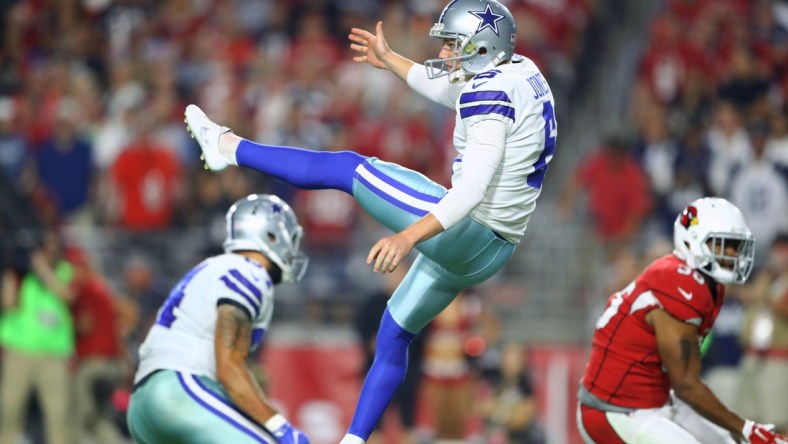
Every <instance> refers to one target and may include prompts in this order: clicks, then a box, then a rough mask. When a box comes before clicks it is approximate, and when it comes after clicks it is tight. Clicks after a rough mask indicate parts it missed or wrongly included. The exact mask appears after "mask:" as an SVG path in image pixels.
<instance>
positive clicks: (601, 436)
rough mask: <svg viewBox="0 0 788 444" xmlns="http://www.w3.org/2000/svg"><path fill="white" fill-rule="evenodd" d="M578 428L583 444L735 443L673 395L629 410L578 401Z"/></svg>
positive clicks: (727, 434) (724, 431)
mask: <svg viewBox="0 0 788 444" xmlns="http://www.w3.org/2000/svg"><path fill="white" fill-rule="evenodd" d="M577 427H578V429H579V430H580V435H582V437H583V440H584V441H585V442H586V444H665V443H670V444H736V441H734V440H733V438H732V437H731V435H730V433H728V432H727V431H726V430H724V429H722V428H720V427H718V426H716V425H715V424H712V423H711V422H709V421H708V420H706V419H705V418H703V417H702V416H700V415H699V414H698V413H697V412H695V410H693V409H692V408H691V407H690V406H689V405H687V404H686V403H684V402H683V401H681V400H679V399H678V398H676V397H675V396H671V402H670V403H669V404H668V405H666V406H664V407H661V408H656V409H640V410H635V411H634V412H631V413H613V412H604V411H602V410H597V409H594V408H590V407H587V406H583V405H579V404H578V408H577Z"/></svg>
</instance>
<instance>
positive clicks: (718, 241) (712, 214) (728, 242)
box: [673, 197, 755, 284]
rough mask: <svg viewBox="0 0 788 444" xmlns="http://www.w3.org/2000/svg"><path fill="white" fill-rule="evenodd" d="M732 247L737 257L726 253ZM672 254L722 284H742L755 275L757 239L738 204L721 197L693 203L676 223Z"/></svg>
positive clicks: (680, 215) (705, 198) (674, 225)
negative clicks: (753, 271)
mask: <svg viewBox="0 0 788 444" xmlns="http://www.w3.org/2000/svg"><path fill="white" fill-rule="evenodd" d="M731 246H733V247H734V248H735V249H736V254H735V256H729V255H726V254H725V249H726V248H729V247H731ZM673 247H674V250H673V253H674V254H675V255H676V256H678V257H680V258H681V259H683V260H684V261H686V262H687V264H688V265H689V266H690V267H692V268H695V269H697V270H699V271H701V272H703V273H704V274H706V275H708V276H710V277H711V278H712V279H714V280H715V281H717V282H719V283H721V284H743V283H744V282H745V281H747V278H748V277H749V276H750V272H752V266H753V262H754V258H755V238H754V237H753V235H752V233H751V232H750V229H749V228H748V227H747V223H746V222H745V221H744V216H743V215H742V214H741V211H739V209H738V208H736V206H735V205H733V204H732V203H730V202H728V201H727V200H725V199H722V198H719V197H704V198H702V199H698V200H696V201H694V202H692V203H690V204H689V205H688V206H687V207H686V208H684V211H682V212H681V214H679V215H678V217H676V221H675V222H674V223H673Z"/></svg>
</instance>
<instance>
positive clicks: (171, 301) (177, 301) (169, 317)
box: [156, 263, 208, 328]
mask: <svg viewBox="0 0 788 444" xmlns="http://www.w3.org/2000/svg"><path fill="white" fill-rule="evenodd" d="M206 265H208V264H205V263H203V264H200V265H198V266H196V267H194V268H192V269H191V271H189V272H188V273H186V276H184V277H183V279H181V281H180V282H178V285H176V286H175V288H173V289H172V291H171V292H170V295H169V296H168V297H167V300H166V301H165V302H164V305H162V307H161V310H159V316H158V318H157V319H156V323H157V324H159V325H161V326H164V327H167V328H170V327H171V326H172V323H173V322H174V321H175V307H177V306H179V305H181V301H182V300H183V295H184V294H185V291H186V286H187V285H189V282H191V280H192V279H194V276H197V273H199V272H200V270H202V269H203V268H205V266H206Z"/></svg>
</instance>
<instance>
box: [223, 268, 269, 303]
mask: <svg viewBox="0 0 788 444" xmlns="http://www.w3.org/2000/svg"><path fill="white" fill-rule="evenodd" d="M230 275H232V277H234V278H236V279H237V280H238V282H240V283H241V284H243V286H244V287H246V288H248V289H249V291H251V292H252V294H253V295H254V297H255V298H257V300H258V301H260V303H262V302H263V293H261V292H260V289H259V288H257V286H255V285H254V284H253V283H252V282H251V281H250V280H249V279H246V276H244V275H242V274H241V272H240V271H238V270H234V269H233V270H230Z"/></svg>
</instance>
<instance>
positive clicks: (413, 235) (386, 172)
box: [186, 0, 557, 444]
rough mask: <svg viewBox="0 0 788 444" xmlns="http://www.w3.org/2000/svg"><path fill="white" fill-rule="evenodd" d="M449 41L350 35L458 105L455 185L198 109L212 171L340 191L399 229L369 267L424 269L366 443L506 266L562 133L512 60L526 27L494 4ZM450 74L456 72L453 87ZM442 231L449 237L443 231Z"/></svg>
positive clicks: (531, 73)
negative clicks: (240, 127) (421, 340)
mask: <svg viewBox="0 0 788 444" xmlns="http://www.w3.org/2000/svg"><path fill="white" fill-rule="evenodd" d="M429 35H430V36H431V37H433V38H437V39H440V40H441V41H442V42H443V46H442V48H441V51H440V54H439V57H438V58H435V59H431V60H427V61H426V62H425V63H424V65H420V64H417V63H414V62H413V61H411V60H409V59H407V58H405V57H403V56H401V55H399V54H397V53H396V52H394V51H392V50H391V49H390V48H389V46H388V43H387V42H386V39H385V37H384V35H383V25H382V22H378V23H377V27H376V33H375V34H374V35H373V34H371V33H370V32H367V31H364V30H362V29H358V28H353V29H352V30H351V34H350V36H349V38H350V40H351V41H352V42H353V43H352V44H351V45H350V47H351V49H353V50H355V51H357V52H359V53H360V54H361V55H359V56H357V57H355V58H354V61H356V62H367V63H369V64H370V65H372V66H373V67H376V68H381V69H388V70H389V71H391V72H393V73H394V74H395V75H396V76H397V77H399V78H400V79H402V80H404V81H406V82H407V83H408V85H409V86H410V87H411V88H413V89H414V90H415V91H417V92H419V93H420V94H422V95H424V96H426V97H427V98H429V99H431V100H433V101H435V102H437V103H439V104H442V105H445V106H447V107H449V108H453V109H455V110H456V124H455V132H454V142H455V143H454V145H455V148H456V149H457V156H456V158H455V159H454V161H453V162H452V171H453V176H452V188H451V189H450V190H446V189H445V188H444V187H443V186H441V185H439V184H438V183H436V182H434V181H432V180H430V179H428V178H426V177H425V176H423V175H421V174H419V173H417V172H415V171H412V170H409V169H405V168H403V167H401V166H399V165H396V164H392V163H388V162H383V161H381V160H379V159H377V158H374V157H365V156H361V155H359V154H357V153H355V152H351V151H343V152H338V153H325V152H315V151H310V150H304V149H298V148H291V147H280V146H272V145H263V144H259V143H254V142H251V141H249V140H246V139H242V138H240V137H239V136H237V135H235V134H234V133H232V132H231V130H230V129H229V128H227V127H223V126H219V125H217V124H215V123H214V122H212V121H211V120H209V119H208V117H207V116H206V115H205V114H204V113H203V112H202V111H201V110H200V109H199V108H198V107H197V106H195V105H189V106H187V108H186V122H187V125H188V127H189V129H190V130H191V132H192V134H193V136H194V137H195V138H196V139H197V141H198V142H199V144H200V147H201V148H202V150H203V157H204V160H205V162H206V166H207V167H208V168H209V169H211V170H213V171H220V170H223V169H224V168H226V167H227V166H228V165H240V166H245V167H249V168H252V169H255V170H257V171H260V172H263V173H266V174H268V175H271V176H273V177H276V178H279V179H283V180H285V181H286V182H288V183H290V184H292V185H294V186H296V187H298V188H305V189H338V190H341V191H344V192H346V193H348V194H351V195H353V197H354V198H355V199H356V200H357V201H358V203H359V204H360V205H361V207H362V208H363V209H364V210H365V211H367V213H369V214H370V215H371V216H372V217H373V218H375V219H376V220H377V221H379V222H380V223H382V224H383V225H385V226H386V227H387V228H389V229H391V230H392V231H394V232H395V233H396V234H394V235H393V236H389V237H384V238H383V239H381V240H379V241H378V242H377V243H376V244H375V245H374V246H373V247H372V249H371V250H370V252H369V255H368V256H367V263H372V262H374V267H373V269H374V271H375V272H378V271H380V272H381V273H387V272H390V271H392V270H393V269H395V268H396V267H397V265H398V263H399V262H400V260H402V259H403V258H404V257H405V256H407V254H408V253H409V252H410V251H411V249H413V248H414V246H416V249H417V250H418V251H419V252H420V253H422V254H421V255H419V257H418V258H417V259H416V261H415V262H414V264H413V266H412V267H411V269H410V270H409V272H408V274H407V276H406V277H405V279H404V281H403V283H402V284H401V285H400V286H399V287H398V289H397V291H396V292H395V293H394V295H393V296H392V298H391V301H390V302H389V305H388V309H387V310H386V312H385V313H384V315H383V320H382V322H381V327H380V331H379V333H378V342H377V348H376V356H375V362H374V364H373V365H372V368H371V369H370V371H369V373H368V375H367V378H366V379H365V382H364V386H363V388H362V391H361V395H360V398H359V401H358V403H357V405H356V412H355V414H354V417H353V421H352V422H351V425H350V428H349V430H348V434H347V435H346V436H345V438H344V439H343V440H342V443H343V444H359V443H364V442H365V441H366V439H367V438H368V437H369V435H370V433H371V432H372V430H373V428H374V427H375V424H376V423H377V422H378V420H379V419H380V417H381V416H382V414H383V412H384V411H385V409H386V407H387V406H388V404H389V402H390V401H391V399H392V397H393V396H394V393H395V392H396V390H397V387H398V386H399V385H400V383H401V382H402V380H403V378H404V377H405V374H406V369H407V365H408V364H407V356H408V352H407V350H408V346H409V345H410V343H411V342H412V341H413V339H414V337H415V336H416V334H417V333H418V332H419V331H420V330H421V329H422V328H423V327H424V326H425V325H426V324H427V323H428V322H429V321H430V320H432V319H433V318H434V317H435V316H436V315H437V314H438V313H440V312H441V311H442V310H443V309H444V308H445V307H446V306H447V305H448V304H449V303H451V301H452V300H453V299H454V298H455V297H456V296H457V294H458V293H459V292H460V291H461V290H462V289H463V288H468V287H470V286H473V285H477V284H479V283H481V282H484V281H486V280H487V279H489V278H490V277H491V276H493V275H494V274H496V273H497V272H498V271H499V270H500V269H501V268H503V266H504V265H505V264H506V263H507V261H508V260H509V258H510V257H511V255H512V253H513V252H514V249H515V247H516V245H517V244H518V243H519V242H520V240H521V239H522V237H523V235H524V234H525V228H526V225H527V224H528V221H529V219H530V215H531V213H532V212H533V210H534V207H535V202H536V199H537V198H538V197H539V194H540V193H541V191H542V181H543V180H544V177H545V173H546V171H547V164H548V162H550V160H551V159H552V157H553V152H554V150H555V142H556V135H557V123H556V120H555V115H554V104H553V96H552V93H551V91H550V88H549V86H548V84H547V81H546V80H545V79H544V77H543V76H542V74H541V72H540V71H539V68H538V67H537V66H536V64H534V62H533V61H531V60H530V59H528V58H526V57H523V56H520V55H517V54H514V43H515V40H516V35H517V26H516V24H515V21H514V17H513V16H512V14H511V13H510V12H509V10H508V9H507V8H506V7H505V6H503V5H502V4H500V3H498V2H497V1H495V0H458V1H452V2H451V3H450V4H448V5H447V6H446V7H445V8H444V10H443V12H442V13H441V15H440V18H439V19H438V23H436V24H435V25H434V26H433V27H432V29H431V31H430V34H429ZM443 77H446V78H445V79H444V78H443ZM444 231H445V234H444Z"/></svg>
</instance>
